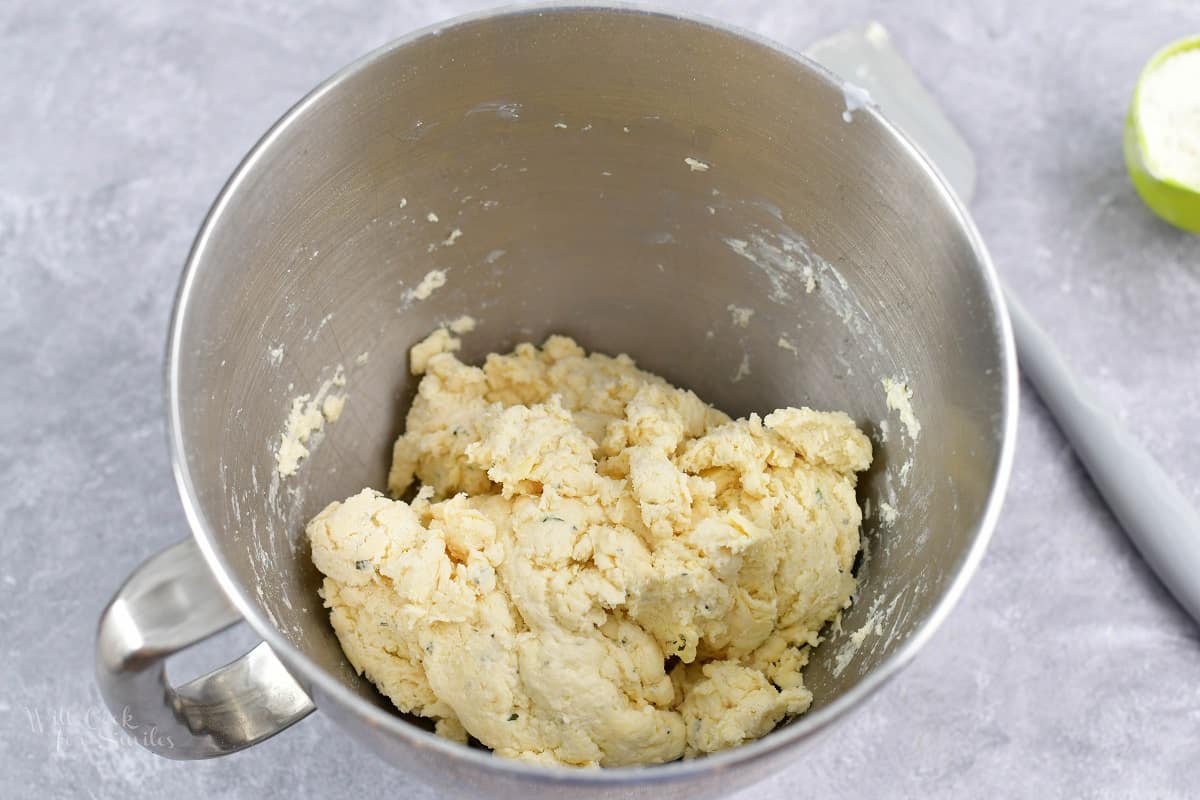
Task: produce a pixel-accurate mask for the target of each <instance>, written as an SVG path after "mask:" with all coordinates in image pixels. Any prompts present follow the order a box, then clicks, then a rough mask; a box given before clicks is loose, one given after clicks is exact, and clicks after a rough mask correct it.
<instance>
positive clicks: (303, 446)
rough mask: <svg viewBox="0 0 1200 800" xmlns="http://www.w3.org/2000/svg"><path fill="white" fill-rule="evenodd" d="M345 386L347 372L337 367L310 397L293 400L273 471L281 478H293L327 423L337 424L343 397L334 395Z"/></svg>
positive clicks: (339, 394)
mask: <svg viewBox="0 0 1200 800" xmlns="http://www.w3.org/2000/svg"><path fill="white" fill-rule="evenodd" d="M345 386H346V370H345V369H344V368H343V367H342V365H340V364H339V365H338V367H337V369H336V370H335V371H334V374H333V377H331V378H329V379H328V380H326V381H324V382H323V383H322V384H321V386H320V388H318V389H317V391H316V392H314V393H312V394H307V393H306V394H302V395H300V396H298V397H295V398H293V399H292V404H291V411H289V412H288V416H287V422H285V423H284V430H283V433H282V434H281V435H280V439H279V446H278V447H277V448H276V449H275V469H276V471H277V472H278V474H279V477H281V478H287V477H290V476H292V475H295V474H296V470H297V469H298V468H299V467H300V462H301V461H303V460H304V459H306V458H308V456H309V453H310V452H311V448H312V446H313V444H314V441H315V437H317V436H319V435H320V433H321V431H322V429H324V427H325V423H326V422H336V421H337V419H338V417H340V416H341V414H342V410H343V409H344V408H345V405H346V395H345V393H340V392H335V391H334V390H335V389H342V388H344V387H345Z"/></svg>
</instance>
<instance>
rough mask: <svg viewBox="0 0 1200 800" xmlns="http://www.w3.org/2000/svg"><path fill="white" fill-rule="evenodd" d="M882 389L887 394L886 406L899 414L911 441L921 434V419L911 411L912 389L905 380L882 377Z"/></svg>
mask: <svg viewBox="0 0 1200 800" xmlns="http://www.w3.org/2000/svg"><path fill="white" fill-rule="evenodd" d="M882 383H883V391H884V392H885V393H886V395H887V407H888V408H889V409H890V410H892V411H895V412H896V413H898V414H899V415H900V422H901V424H903V425H904V430H905V432H906V433H907V434H908V437H909V438H910V439H912V440H913V441H916V440H917V437H918V436H920V435H921V421H920V420H919V419H917V415H916V414H914V413H913V408H912V398H913V390H912V388H911V387H910V386H909V385H908V382H907V381H903V380H900V379H899V378H884V379H883V381H882Z"/></svg>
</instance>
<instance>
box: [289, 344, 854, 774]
mask: <svg viewBox="0 0 1200 800" xmlns="http://www.w3.org/2000/svg"><path fill="white" fill-rule="evenodd" d="M457 349H458V342H457V340H456V339H455V338H454V337H452V336H450V335H449V334H448V333H447V332H445V331H439V332H437V333H435V334H434V335H433V336H432V337H430V339H428V340H426V341H425V342H423V343H421V344H419V345H418V346H417V347H415V348H414V350H413V359H412V366H413V368H414V370H415V371H416V372H418V373H419V374H423V378H422V379H421V382H420V386H419V390H418V394H417V398H416V399H415V401H414V402H413V406H412V409H411V411H410V412H409V414H408V419H407V427H406V430H405V432H404V434H403V435H402V436H401V437H400V438H399V439H398V440H397V441H396V445H395V453H394V460H393V464H392V469H391V473H390V476H389V481H388V483H389V485H388V488H389V490H390V491H391V492H392V493H393V495H395V496H400V495H402V494H404V493H406V492H407V491H408V490H409V489H410V487H412V486H414V485H417V486H419V487H420V489H419V491H418V492H417V493H416V496H415V498H414V499H413V500H412V502H411V503H406V502H402V501H399V500H392V499H389V498H388V497H385V496H384V495H382V494H380V493H379V492H376V491H373V490H371V489H364V490H363V491H362V492H360V493H359V494H357V495H355V496H353V497H351V498H349V499H347V500H346V501H344V502H335V503H332V504H330V505H329V506H328V507H327V508H326V509H325V510H324V511H322V512H321V513H320V514H318V515H317V516H316V517H315V518H314V519H313V520H312V521H311V522H310V523H309V525H308V536H309V537H310V539H311V542H312V557H313V561H314V563H315V564H316V566H317V568H318V569H320V570H321V572H322V573H324V574H325V576H326V577H325V581H324V585H323V587H322V589H321V594H322V596H323V597H324V599H325V605H326V606H327V607H328V609H329V612H330V619H331V621H332V624H333V628H334V630H335V631H336V633H337V636H338V639H339V640H340V642H341V644H342V648H343V650H344V651H345V654H346V657H347V658H348V659H349V660H350V663H351V664H353V666H354V667H355V668H356V669H357V670H358V671H359V672H361V673H362V674H364V675H366V676H367V677H368V678H369V679H370V680H371V681H372V682H373V683H375V685H376V686H377V687H378V688H379V690H380V691H381V692H383V693H384V694H385V695H387V696H388V697H389V698H390V699H391V700H392V702H393V703H395V705H396V706H397V707H398V708H399V709H401V710H402V711H405V712H411V713H414V714H419V715H421V716H425V717H429V718H432V719H434V720H435V721H436V723H437V730H438V732H439V733H441V734H443V735H445V736H449V737H451V738H455V739H459V740H461V741H465V740H466V736H467V734H468V733H469V734H470V735H472V736H474V737H475V738H477V739H478V740H479V741H481V742H483V743H484V744H486V745H487V746H489V747H491V748H493V749H494V750H495V751H496V752H497V753H498V754H500V755H502V756H508V757H512V758H520V759H524V760H527V761H535V762H542V763H548V764H568V765H578V766H588V765H601V766H621V765H629V764H647V763H658V762H664V761H671V760H673V759H677V758H679V757H681V756H695V755H698V754H701V753H706V752H712V751H715V750H721V749H723V748H727V747H732V746H735V745H738V744H741V743H743V742H745V741H748V740H750V739H754V738H756V737H759V736H762V735H764V734H766V733H767V732H769V731H770V730H771V729H772V728H773V727H774V726H775V725H776V724H778V723H779V721H780V720H782V719H783V718H784V717H785V716H787V715H790V714H798V713H800V712H803V711H805V710H806V709H807V708H808V707H809V704H810V703H811V702H812V694H811V693H810V692H809V690H808V689H807V688H805V686H804V681H803V678H802V673H801V670H802V669H803V667H804V665H805V663H806V661H807V658H808V649H809V648H810V647H811V646H814V645H815V644H817V643H818V642H819V640H820V637H819V635H818V631H820V629H821V628H822V626H823V625H824V624H825V623H826V621H828V620H830V619H832V618H833V617H834V616H835V615H836V614H837V613H838V612H839V610H840V609H842V608H844V607H845V606H847V605H848V603H849V598H850V595H851V593H852V592H853V591H854V588H855V579H854V577H853V576H852V575H851V571H850V570H851V565H852V564H853V561H854V557H855V554H856V553H857V552H858V548H859V523H860V521H861V514H860V511H859V508H858V505H857V504H856V502H855V495H854V487H855V481H856V475H855V473H856V472H860V471H862V470H865V469H866V468H867V467H868V465H869V464H870V461H871V445H870V442H869V441H868V439H867V438H866V436H864V435H863V434H862V433H861V432H860V431H859V430H858V429H857V428H856V427H855V425H854V423H853V422H852V421H851V420H850V418H849V417H848V416H846V415H845V414H842V413H836V412H835V413H825V412H818V411H812V410H810V409H807V408H801V409H797V408H784V409H780V410H778V411H775V412H773V413H771V414H768V415H767V416H766V417H765V418H759V417H758V416H757V415H751V416H750V417H749V418H748V419H742V420H736V421H731V420H730V419H729V418H728V417H726V416H725V415H724V414H722V413H721V412H720V411H717V410H716V409H713V408H712V407H710V406H708V405H707V404H705V403H704V402H703V401H701V400H700V399H699V398H698V397H696V395H695V394H693V393H692V392H689V391H684V390H681V389H677V388H675V387H673V386H671V385H670V384H668V383H667V382H666V381H664V380H663V379H661V378H659V377H657V376H654V375H651V374H649V373H647V372H643V371H642V370H639V369H638V368H637V367H636V366H635V365H634V362H633V361H632V360H630V359H629V358H628V357H627V356H624V355H621V356H617V357H615V358H613V357H609V356H606V355H601V354H596V353H593V354H592V355H587V354H586V353H585V352H584V351H583V350H582V349H581V348H580V347H579V346H578V345H577V344H576V343H575V342H574V341H572V340H571V339H568V338H565V337H562V336H552V337H550V338H549V339H547V340H546V342H545V344H544V345H543V346H542V347H541V348H537V347H535V346H533V345H531V344H522V345H520V346H518V347H517V349H516V351H515V352H513V353H512V354H509V355H497V354H493V355H490V356H488V357H487V359H486V361H485V363H484V364H483V366H482V367H473V366H467V365H465V364H463V363H461V362H460V361H459V360H458V359H457V357H456V356H455V354H454V353H455V351H456V350H457Z"/></svg>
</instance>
